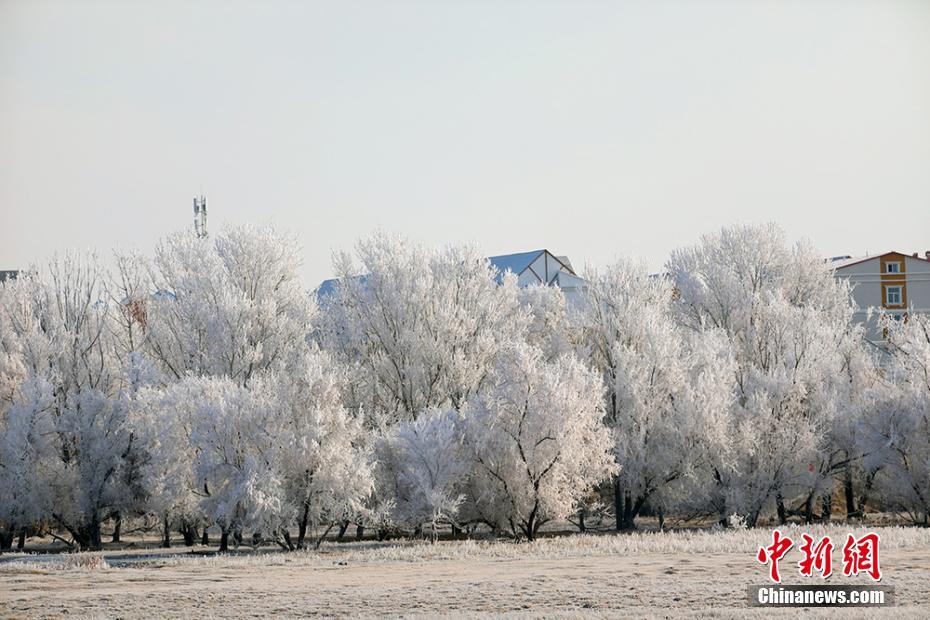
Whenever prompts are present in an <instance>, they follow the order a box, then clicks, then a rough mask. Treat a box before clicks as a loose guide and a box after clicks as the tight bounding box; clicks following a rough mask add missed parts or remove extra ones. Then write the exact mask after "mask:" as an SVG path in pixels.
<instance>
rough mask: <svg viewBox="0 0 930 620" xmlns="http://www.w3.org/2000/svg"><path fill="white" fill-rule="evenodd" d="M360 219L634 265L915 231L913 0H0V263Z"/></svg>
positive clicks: (929, 85)
mask: <svg viewBox="0 0 930 620" xmlns="http://www.w3.org/2000/svg"><path fill="white" fill-rule="evenodd" d="M201 189H202V190H203V191H204V193H206V194H207V196H208V200H209V205H210V227H211V229H212V230H213V231H216V230H218V229H221V228H222V227H223V225H224V224H228V223H240V222H253V223H259V224H260V223H264V222H268V221H271V222H273V223H274V224H275V225H276V226H278V227H279V228H281V229H286V230H290V231H293V232H295V233H297V235H298V236H299V238H300V240H301V242H302V244H303V247H304V262H305V264H304V267H303V274H302V275H303V276H304V278H305V279H306V281H307V284H308V286H314V285H315V284H316V283H317V282H318V281H319V280H321V279H323V278H326V277H329V276H330V274H331V264H330V258H331V253H332V251H333V250H341V249H350V248H351V247H352V246H353V244H354V242H355V239H357V238H358V237H359V236H361V235H365V234H367V233H369V232H370V231H371V230H373V229H375V228H382V229H386V230H391V231H396V232H400V233H403V234H405V235H407V236H409V237H411V238H413V239H415V240H420V241H424V242H428V243H431V244H435V245H445V244H448V243H455V242H477V243H478V244H479V245H480V246H481V247H482V248H483V249H484V250H485V251H486V252H487V253H488V254H502V253H508V252H520V251H526V250H531V249H538V248H542V247H546V248H548V249H550V250H551V251H553V252H555V253H557V254H567V255H569V256H570V257H571V259H572V261H573V263H575V265H576V266H579V265H583V264H585V263H588V264H592V265H603V264H605V263H607V262H609V261H611V260H613V259H614V258H616V257H618V256H642V257H644V258H646V259H647V261H648V262H649V263H650V265H651V266H652V267H653V268H658V267H659V266H661V265H662V263H663V262H664V261H665V259H666V257H667V256H668V254H669V252H670V251H671V250H672V249H673V248H674V247H677V246H679V245H683V244H688V243H691V242H693V241H695V240H696V239H697V237H698V235H699V234H700V233H703V232H709V231H713V230H715V229H717V228H719V227H721V226H723V225H727V224H732V223H735V222H744V223H746V222H764V221H775V222H777V223H779V224H781V225H782V226H783V227H784V228H785V230H786V231H787V233H788V235H789V236H790V237H792V238H797V237H802V236H806V237H808V238H810V239H811V240H812V241H813V242H814V243H815V244H816V245H817V246H818V247H819V248H820V249H821V251H822V253H823V254H824V255H825V256H827V255H837V254H854V255H855V254H862V253H865V252H866V251H871V252H878V251H885V250H891V249H897V250H901V251H906V252H913V251H917V250H920V251H921V252H922V251H923V250H927V249H930V2H927V1H920V0H918V1H912V2H907V1H895V0H879V1H875V2H857V1H854V0H841V1H836V2H828V1H821V2H818V1H816V0H798V1H791V0H773V1H771V2H765V1H747V0H733V1H731V2H711V1H706V2H702V1H698V0H692V1H687V2H685V1H682V2H661V1H644V2H621V1H615V2H578V1H571V2H570V1H568V0H565V1H563V2H539V1H532V2H529V1H528V2H516V1H512V2H507V1H496V2H491V1H488V2H475V1H467V2H466V1H464V0H462V1H459V2H452V1H448V0H447V1H440V0H424V1H422V2H388V1H385V0H380V1H371V2H345V1H339V2H337V1H333V2H292V3H291V2H262V3H258V2H255V3H234V2H192V3H188V2H184V3H182V2H177V3H175V2H170V1H165V0H159V1H152V2H147V3H142V2H126V1H122V2H116V1H114V2H81V1H78V0H72V1H67V2H64V1H63V2H43V1H37V0H30V1H22V2H15V1H10V0H0V210H2V211H0V269H15V268H21V267H24V266H27V265H28V264H30V263H32V262H34V261H42V260H44V259H46V258H47V257H48V256H50V255H51V254H52V253H53V252H55V251H56V250H62V249H66V248H77V249H89V248H97V249H99V250H100V251H101V252H108V251H109V248H111V247H113V246H116V245H119V246H120V247H124V248H139V249H143V250H145V251H150V250H151V248H152V247H153V245H154V243H155V241H156V240H157V239H158V238H159V237H161V236H163V235H164V234H166V233H168V232H170V231H172V230H176V229H180V228H188V227H190V226H191V221H192V208H191V200H192V198H193V196H194V195H195V194H196V193H198V192H199V191H200V190H201Z"/></svg>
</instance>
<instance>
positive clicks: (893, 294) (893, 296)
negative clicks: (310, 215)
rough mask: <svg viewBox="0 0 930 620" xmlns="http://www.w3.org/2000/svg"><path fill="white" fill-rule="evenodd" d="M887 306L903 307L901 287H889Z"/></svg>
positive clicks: (886, 293) (886, 295)
mask: <svg viewBox="0 0 930 620" xmlns="http://www.w3.org/2000/svg"><path fill="white" fill-rule="evenodd" d="M885 305H887V306H900V305H901V287H900V286H889V287H887V288H885Z"/></svg>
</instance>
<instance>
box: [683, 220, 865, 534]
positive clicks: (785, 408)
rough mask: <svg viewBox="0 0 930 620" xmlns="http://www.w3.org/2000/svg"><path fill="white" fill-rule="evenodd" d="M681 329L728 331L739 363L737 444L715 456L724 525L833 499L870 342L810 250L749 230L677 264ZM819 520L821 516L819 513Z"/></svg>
mask: <svg viewBox="0 0 930 620" xmlns="http://www.w3.org/2000/svg"><path fill="white" fill-rule="evenodd" d="M668 270H669V274H670V277H671V280H672V282H673V284H674V287H675V291H676V303H675V304H674V306H675V310H676V315H677V318H678V320H679V321H681V323H682V324H683V325H685V326H687V327H688V328H690V329H692V330H696V331H708V330H712V329H713V330H722V331H723V332H724V333H725V334H726V336H727V338H728V339H729V341H730V346H731V348H732V354H733V359H734V362H735V365H734V369H735V375H734V380H735V383H736V388H737V391H736V399H735V404H734V406H733V408H732V409H731V411H730V416H731V419H730V422H729V423H730V427H731V429H732V433H731V436H730V441H729V442H727V444H726V445H725V446H720V448H719V449H718V450H715V451H714V453H715V454H716V455H717V457H718V458H717V462H716V463H714V464H713V476H714V479H715V480H716V482H717V484H716V487H717V491H718V495H717V498H716V500H715V502H714V505H715V506H716V508H717V509H718V510H719V511H720V514H721V515H722V516H724V517H725V516H726V515H728V514H730V513H733V512H739V513H741V514H744V515H746V516H747V519H748V522H749V523H750V524H755V522H756V520H757V519H758V516H759V515H760V514H761V513H762V512H763V510H765V509H767V508H768V507H770V506H771V505H773V504H774V505H775V506H776V507H777V508H778V512H779V517H780V519H782V520H784V518H785V516H786V504H787V503H788V502H789V501H790V500H794V499H798V498H800V499H802V500H803V499H804V498H806V503H807V505H808V506H810V503H811V501H812V499H813V498H814V497H815V496H816V495H818V494H822V493H828V492H829V491H830V489H831V487H830V485H831V484H832V475H833V473H834V472H833V469H834V467H833V465H834V464H833V463H831V457H832V455H833V454H834V452H835V450H834V446H832V445H831V442H830V439H831V436H832V432H833V428H834V425H835V423H836V421H837V416H838V414H839V413H840V405H841V404H842V403H844V402H846V399H845V396H844V394H845V393H846V392H847V391H848V390H849V389H850V373H849V371H848V368H846V364H847V362H848V358H847V357H846V356H844V355H843V351H845V350H847V349H852V348H855V347H857V346H860V345H859V342H860V341H861V338H860V336H859V334H858V332H857V331H856V329H855V328H854V327H853V326H852V323H851V316H852V308H851V301H850V297H849V292H848V290H847V288H846V287H845V286H844V285H843V284H841V283H838V282H837V281H836V280H835V279H834V278H833V276H832V274H831V273H830V272H829V271H828V270H827V269H826V268H825V267H824V264H823V261H822V259H820V258H819V257H818V256H817V255H816V253H815V252H814V251H813V250H812V249H811V248H810V247H809V246H808V245H805V244H798V245H796V246H795V247H793V248H791V247H789V246H788V245H787V244H786V243H785V242H784V240H783V235H782V233H781V231H780V230H779V229H778V228H777V227H774V226H771V225H769V226H758V227H754V226H738V227H733V228H727V229H723V230H722V231H720V232H719V233H717V234H713V235H707V236H705V237H703V238H702V239H701V241H700V243H698V244H697V245H695V246H693V247H689V248H684V249H681V250H678V251H676V252H675V253H674V254H673V255H672V258H671V260H670V261H669V264H668ZM807 513H808V514H810V510H809V509H808V510H807Z"/></svg>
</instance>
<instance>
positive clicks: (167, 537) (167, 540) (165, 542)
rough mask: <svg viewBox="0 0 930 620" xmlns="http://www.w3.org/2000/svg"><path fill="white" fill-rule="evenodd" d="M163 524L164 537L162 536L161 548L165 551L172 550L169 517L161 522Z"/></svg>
mask: <svg viewBox="0 0 930 620" xmlns="http://www.w3.org/2000/svg"><path fill="white" fill-rule="evenodd" d="M161 524H162V536H161V546H162V547H164V548H165V549H170V548H171V528H170V527H169V522H168V517H167V516H165V517H163V518H162V520H161Z"/></svg>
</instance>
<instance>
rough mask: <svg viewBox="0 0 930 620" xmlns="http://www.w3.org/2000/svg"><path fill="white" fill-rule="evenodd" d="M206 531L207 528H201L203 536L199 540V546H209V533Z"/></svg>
mask: <svg viewBox="0 0 930 620" xmlns="http://www.w3.org/2000/svg"><path fill="white" fill-rule="evenodd" d="M207 529H208V528H207V527H204V528H203V536H202V537H201V538H200V544H201V545H209V544H210V532H208V531H207Z"/></svg>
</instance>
